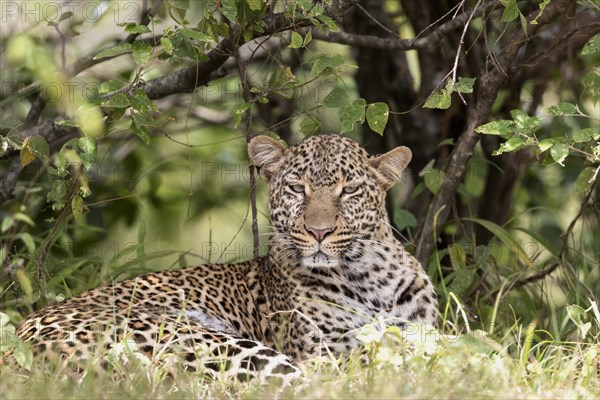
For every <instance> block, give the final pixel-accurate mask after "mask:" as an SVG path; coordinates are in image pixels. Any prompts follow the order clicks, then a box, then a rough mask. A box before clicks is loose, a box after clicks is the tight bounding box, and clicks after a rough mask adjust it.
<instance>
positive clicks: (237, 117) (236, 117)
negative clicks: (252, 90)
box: [233, 103, 251, 129]
mask: <svg viewBox="0 0 600 400" xmlns="http://www.w3.org/2000/svg"><path fill="white" fill-rule="evenodd" d="M250 106H251V104H250V103H241V104H238V105H237V106H236V107H235V108H234V109H233V128H234V129H237V127H238V126H239V124H240V123H241V122H242V116H243V115H244V113H245V112H246V111H247V110H248V109H249V108H250Z"/></svg>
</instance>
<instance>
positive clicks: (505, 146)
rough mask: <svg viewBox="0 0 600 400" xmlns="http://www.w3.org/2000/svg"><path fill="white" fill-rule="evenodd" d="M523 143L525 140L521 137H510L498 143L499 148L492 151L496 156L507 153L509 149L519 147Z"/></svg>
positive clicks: (513, 149) (512, 149)
mask: <svg viewBox="0 0 600 400" xmlns="http://www.w3.org/2000/svg"><path fill="white" fill-rule="evenodd" d="M524 145H525V140H524V139H523V138H521V137H518V136H517V137H512V138H510V139H508V140H507V141H506V142H504V143H502V144H501V145H500V148H499V149H498V150H496V151H494V152H493V153H492V155H494V156H498V155H500V154H502V153H509V152H511V151H515V150H518V149H520V148H521V147H523V146H524Z"/></svg>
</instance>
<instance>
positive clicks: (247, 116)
mask: <svg viewBox="0 0 600 400" xmlns="http://www.w3.org/2000/svg"><path fill="white" fill-rule="evenodd" d="M235 58H236V59H237V63H238V71H239V74H240V81H241V83H242V95H243V97H244V101H245V102H246V104H252V99H251V98H250V84H249V82H248V70H247V68H246V62H245V61H242V57H241V54H240V51H239V48H238V49H237V51H236V52H235ZM244 121H245V124H246V143H250V139H252V110H251V109H250V108H248V109H247V110H246V111H245V112H244ZM248 169H249V172H250V207H251V210H252V236H253V239H254V247H253V249H252V250H253V256H254V258H258V255H259V253H258V250H259V247H260V243H259V237H258V211H257V209H256V177H255V174H254V165H252V164H250V165H249V166H248Z"/></svg>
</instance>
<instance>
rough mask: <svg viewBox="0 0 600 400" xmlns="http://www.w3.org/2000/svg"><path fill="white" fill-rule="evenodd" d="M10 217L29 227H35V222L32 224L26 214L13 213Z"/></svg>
mask: <svg viewBox="0 0 600 400" xmlns="http://www.w3.org/2000/svg"><path fill="white" fill-rule="evenodd" d="M12 217H13V218H14V219H15V221H21V222H25V223H26V224H27V225H29V226H35V222H33V220H32V219H31V218H30V217H29V216H28V215H27V214H23V213H22V212H17V213H14V214H13V216H12Z"/></svg>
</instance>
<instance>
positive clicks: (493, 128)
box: [475, 119, 515, 135]
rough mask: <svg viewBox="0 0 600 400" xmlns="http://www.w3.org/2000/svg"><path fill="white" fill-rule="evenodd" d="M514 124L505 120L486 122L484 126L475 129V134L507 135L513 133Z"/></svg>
mask: <svg viewBox="0 0 600 400" xmlns="http://www.w3.org/2000/svg"><path fill="white" fill-rule="evenodd" d="M514 126H515V123H514V122H513V121H510V120H507V119H499V120H496V121H492V122H488V123H487V124H485V125H481V126H478V127H477V128H475V132H479V133H481V134H484V135H507V134H510V133H512V132H513V128H514Z"/></svg>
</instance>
